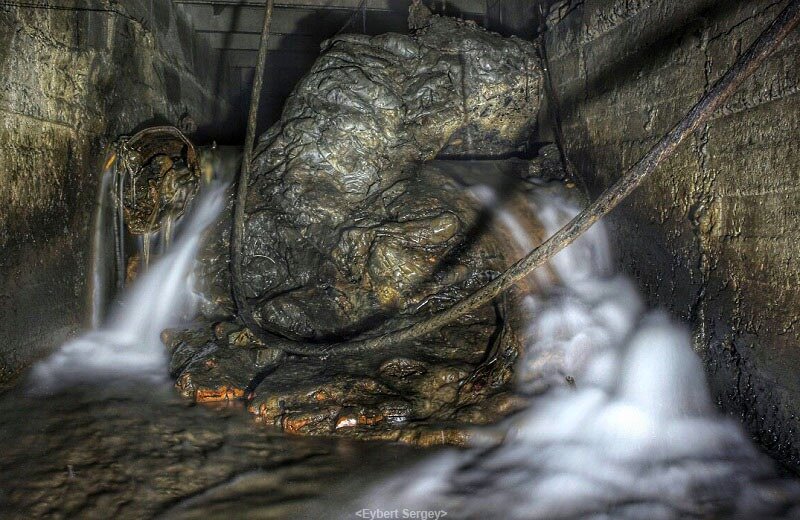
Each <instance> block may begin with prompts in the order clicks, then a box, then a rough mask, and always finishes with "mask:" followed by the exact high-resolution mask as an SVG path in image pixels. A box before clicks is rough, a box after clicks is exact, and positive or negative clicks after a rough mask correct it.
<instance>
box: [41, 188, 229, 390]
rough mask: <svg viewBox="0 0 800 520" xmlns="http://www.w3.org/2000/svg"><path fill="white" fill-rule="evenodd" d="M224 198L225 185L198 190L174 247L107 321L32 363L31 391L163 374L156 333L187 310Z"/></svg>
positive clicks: (162, 352) (161, 349)
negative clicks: (204, 243)
mask: <svg viewBox="0 0 800 520" xmlns="http://www.w3.org/2000/svg"><path fill="white" fill-rule="evenodd" d="M103 184H105V181H104V183H103ZM224 198H225V186H209V187H206V188H205V189H204V190H202V192H201V193H200V194H199V196H198V197H197V201H196V203H195V205H194V206H195V207H193V208H192V209H191V210H190V211H189V214H188V216H187V218H186V219H185V220H186V222H184V223H183V226H182V228H183V229H181V230H180V232H179V235H180V236H179V238H178V240H177V241H176V243H175V244H174V247H172V248H171V249H170V250H169V251H168V252H167V253H166V254H165V255H164V256H163V257H162V258H161V259H159V261H158V262H156V263H155V264H154V265H153V266H152V267H151V268H150V269H148V270H147V271H146V272H145V274H144V275H143V276H142V278H141V279H140V280H138V282H137V283H136V284H135V286H134V287H133V288H132V290H131V291H130V293H128V294H127V295H125V297H124V298H123V300H122V302H121V303H120V304H119V305H118V306H117V308H116V309H115V310H114V311H113V313H112V314H111V316H110V317H109V319H108V321H107V323H105V324H104V325H102V326H100V327H99V328H97V329H95V330H93V331H91V332H89V333H88V334H86V335H85V336H83V337H81V338H78V339H76V340H74V341H71V342H69V343H67V344H65V345H64V346H62V347H61V348H60V349H59V350H58V351H57V352H56V353H55V354H53V355H52V356H51V357H50V358H48V359H47V360H45V361H43V362H41V363H39V364H37V365H36V366H35V367H34V368H33V371H32V373H31V377H30V382H31V391H32V392H35V393H52V392H54V391H56V390H58V389H60V388H62V387H65V386H70V385H72V384H74V383H76V382H83V381H90V380H94V381H97V380H99V379H103V380H109V379H115V378H118V377H125V378H127V379H130V378H132V377H137V378H142V377H143V378H147V379H163V378H165V377H166V375H167V373H166V365H167V363H166V357H165V356H166V354H165V350H164V346H163V345H162V343H161V341H160V339H159V338H160V334H161V331H163V330H164V329H166V328H167V327H171V326H175V325H177V324H179V323H180V321H181V320H182V319H188V318H189V317H190V315H191V313H192V309H193V304H194V302H195V295H194V291H193V287H194V283H193V280H192V276H191V273H192V267H193V265H194V260H195V257H196V256H197V251H198V249H199V247H200V244H201V240H202V235H203V231H204V230H205V229H206V227H208V226H209V225H210V224H211V223H212V222H214V220H215V219H216V217H217V215H219V212H220V211H221V210H222V207H223V206H224Z"/></svg>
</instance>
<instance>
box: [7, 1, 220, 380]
mask: <svg viewBox="0 0 800 520" xmlns="http://www.w3.org/2000/svg"><path fill="white" fill-rule="evenodd" d="M64 4H66V3H65V2H61V3H60V4H59V5H64ZM120 4H121V3H114V4H113V5H114V6H115V7H113V8H111V9H113V10H81V8H78V9H77V10H64V9H59V10H55V9H40V8H24V7H8V6H5V7H4V6H2V5H0V383H3V382H7V381H8V380H10V379H11V378H12V376H13V375H14V374H16V373H18V370H19V369H20V367H24V366H26V365H28V364H29V363H31V362H32V361H33V360H35V359H36V358H38V357H41V356H42V355H44V354H46V353H48V352H49V351H50V350H51V349H52V348H53V347H54V346H56V345H57V344H58V343H60V342H61V341H63V340H64V339H65V338H67V337H69V336H70V335H72V334H74V333H75V332H76V331H77V330H79V329H80V328H81V327H83V326H85V324H86V322H87V318H88V317H87V308H88V305H87V304H88V291H89V288H88V286H87V285H88V278H89V276H88V273H87V271H88V267H89V253H90V243H89V237H90V235H91V233H90V228H91V221H92V216H93V210H94V206H95V200H96V191H97V186H98V180H99V177H100V170H101V163H102V160H103V155H104V148H105V146H106V145H107V144H108V143H109V142H110V141H111V140H113V139H114V138H115V137H116V136H117V135H119V134H123V133H131V132H132V131H134V130H135V129H137V128H140V127H142V126H145V125H148V124H154V123H172V124H174V123H176V122H177V121H178V120H179V118H180V116H181V115H182V114H183V113H185V112H188V113H190V114H191V115H192V116H193V117H194V119H195V120H196V121H197V122H198V124H199V126H200V128H201V131H200V133H201V136H200V137H201V138H202V137H203V135H202V134H204V135H205V136H206V137H208V136H210V135H211V130H212V125H215V126H216V123H215V122H217V121H224V120H225V118H226V117H227V113H226V105H225V104H224V103H222V102H217V101H216V100H217V99H219V97H220V93H219V92H215V90H214V88H215V85H214V83H212V77H211V75H210V74H206V73H205V72H204V66H205V63H206V61H207V60H208V58H209V55H210V50H209V48H208V47H207V46H205V47H203V46H202V45H198V44H197V43H196V42H194V41H193V40H192V38H191V35H192V32H191V27H190V26H189V25H188V22H187V21H186V20H185V19H182V18H180V17H178V16H177V13H176V11H175V10H174V9H173V8H172V4H171V2H165V1H161V0H146V1H145V0H139V1H131V2H127V1H126V2H125V4H124V5H125V9H126V10H123V7H122V6H121V5H120ZM73 5H78V6H82V5H85V3H83V2H78V3H74V4H73ZM98 5H110V4H98ZM223 84H224V83H223Z"/></svg>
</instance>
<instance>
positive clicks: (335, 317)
mask: <svg viewBox="0 0 800 520" xmlns="http://www.w3.org/2000/svg"><path fill="white" fill-rule="evenodd" d="M412 11H413V9H412ZM412 14H413V13H412ZM417 14H419V13H417ZM423 14H424V13H423ZM422 22H424V23H422ZM323 47H324V48H323V53H322V55H321V56H320V58H319V59H318V61H317V62H316V64H315V65H314V66H313V68H312V70H311V71H310V73H309V74H308V75H307V77H306V78H305V79H304V80H303V81H301V82H300V84H299V85H298V86H297V87H296V89H295V91H294V93H293V94H292V96H291V97H290V99H289V101H288V103H287V105H286V108H285V110H284V113H283V116H282V119H281V121H280V122H279V123H278V124H276V125H275V126H274V127H273V128H272V129H271V130H270V131H269V132H267V133H266V134H265V135H264V136H262V138H261V139H260V142H259V145H258V147H257V150H256V157H255V159H254V161H253V167H252V172H251V179H250V184H249V186H248V190H247V196H246V199H245V201H244V202H245V233H244V236H243V239H242V257H243V265H242V276H241V278H240V279H235V280H234V279H231V277H230V265H229V262H230V256H229V251H230V242H231V240H230V229H231V222H232V209H233V202H234V201H233V198H232V196H231V198H229V201H228V205H227V207H226V210H225V212H224V215H223V216H222V217H221V218H220V219H219V222H218V224H217V225H216V227H215V228H213V229H211V230H209V231H208V232H207V237H206V241H205V245H204V246H203V249H202V251H201V253H200V255H199V262H198V264H199V266H198V268H197V269H196V272H195V274H196V277H197V280H198V283H197V284H196V286H197V288H198V289H199V291H200V293H201V294H202V302H201V306H200V316H201V319H200V322H199V323H197V324H196V325H195V326H193V327H191V328H190V329H187V330H182V331H167V332H165V334H164V336H163V339H164V342H165V344H166V345H167V347H168V350H169V354H170V359H171V364H170V373H171V375H172V377H174V378H175V380H176V387H177V388H178V390H179V391H180V393H181V394H182V395H183V396H185V397H187V398H189V399H192V400H195V401H197V402H237V401H244V402H246V403H247V408H248V410H249V411H250V412H252V413H253V414H255V416H256V417H257V419H258V420H259V421H260V422H263V423H265V424H267V425H270V426H274V427H278V428H280V429H282V430H283V431H285V432H289V433H294V434H303V435H342V436H352V437H357V438H360V439H387V440H395V441H403V442H409V443H414V444H420V445H431V444H441V443H450V444H465V443H466V442H467V440H468V438H469V427H470V426H471V425H475V424H488V423H492V422H496V421H497V420H499V419H500V418H502V417H504V416H505V415H507V414H509V413H512V412H513V411H515V410H516V409H518V408H519V407H521V406H522V400H521V399H520V398H519V397H518V396H515V395H514V394H513V393H512V392H511V385H510V383H511V380H512V376H513V365H514V362H515V361H516V359H517V357H518V355H519V348H520V345H521V338H520V337H519V331H520V330H522V329H523V327H521V326H520V324H519V323H518V321H519V319H520V317H519V316H518V315H517V312H516V311H515V310H514V309H517V308H519V305H518V304H519V301H518V300H519V298H520V295H521V294H524V293H528V292H531V291H535V290H536V285H537V282H536V280H535V278H534V277H531V279H530V280H528V281H527V283H526V284H522V286H521V287H520V289H519V291H516V292H513V291H512V292H511V293H509V294H508V295H506V296H504V297H503V298H499V299H498V300H497V301H495V302H493V303H492V304H491V305H487V306H485V307H483V308H481V309H478V310H477V311H474V312H472V313H469V314H466V315H464V316H462V317H461V318H460V319H459V320H457V321H456V322H455V323H453V324H451V325H450V326H448V327H445V328H443V329H442V330H440V331H438V332H437V333H435V334H432V335H430V336H428V337H425V338H422V339H420V340H417V341H413V342H409V343H408V344H403V345H399V346H397V347H394V348H392V349H390V350H387V351H380V352H369V353H360V354H358V355H357V356H351V355H339V354H337V353H336V352H335V351H334V352H333V353H331V354H330V355H327V356H326V357H324V358H313V357H310V358H304V357H296V356H288V357H287V356H285V355H284V354H283V352H282V351H280V350H277V349H275V348H270V342H269V336H265V334H264V332H265V331H267V332H269V333H271V334H274V335H275V336H276V337H277V336H281V337H283V338H289V339H297V340H304V341H309V342H312V343H313V342H320V343H323V342H328V343H330V342H338V341H343V340H348V339H352V338H356V337H365V336H375V335H380V334H385V333H387V332H391V331H393V330H396V329H398V328H401V327H405V326H408V325H410V324H412V323H414V322H416V321H418V320H421V319H424V318H426V317H428V316H431V315H432V314H435V313H437V312H440V311H441V310H444V309H446V308H448V307H450V306H452V305H453V304H455V303H456V302H457V301H459V300H461V299H462V298H464V297H465V296H467V295H469V294H471V293H473V292H474V291H476V290H477V289H479V288H480V287H482V286H483V285H485V284H486V283H487V282H488V281H490V280H491V279H493V278H494V277H496V276H497V275H498V274H499V273H500V272H502V271H504V270H505V269H506V268H507V267H509V266H510V265H511V264H512V263H513V262H514V261H516V260H518V259H519V258H521V257H522V256H523V255H524V254H526V253H527V252H528V250H529V249H531V248H532V247H533V246H534V245H536V244H538V243H540V242H541V240H542V239H543V238H544V237H543V231H542V227H541V225H540V224H539V223H538V221H537V219H536V217H535V211H533V210H532V208H531V206H530V201H529V200H528V199H527V198H526V196H525V195H524V193H525V191H526V189H528V188H529V187H530V186H531V179H532V178H535V179H538V180H541V181H543V180H549V179H553V178H561V177H563V175H561V174H558V175H556V174H553V171H555V170H558V169H559V167H558V166H554V165H553V161H552V157H551V156H552V153H549V152H547V150H549V148H545V149H544V150H545V152H547V153H543V154H542V157H541V158H540V159H539V160H537V161H533V162H531V161H524V160H521V159H517V160H488V161H473V162H468V161H459V162H452V163H448V162H444V161H434V162H431V160H432V159H433V158H434V157H436V156H437V155H442V156H445V157H462V158H463V157H474V156H481V157H483V156H488V157H498V158H504V157H507V156H509V155H515V154H519V153H521V152H522V151H524V150H526V149H527V147H528V146H529V142H528V141H529V139H530V136H531V134H532V130H533V125H534V124H535V121H536V116H537V113H538V110H539V102H540V92H539V90H540V77H541V75H540V68H539V65H538V62H537V60H536V54H535V52H534V48H533V46H532V45H531V44H530V43H529V42H524V41H522V40H518V39H513V38H512V39H506V38H502V37H501V36H499V35H497V34H494V33H490V32H488V31H486V30H484V29H482V28H480V27H478V26H476V25H475V24H472V23H466V22H461V21H457V20H454V19H449V18H442V17H438V16H434V17H426V18H425V20H422V21H421V22H420V25H419V28H418V30H417V31H416V32H415V33H414V34H412V35H410V36H407V35H399V34H386V35H381V36H375V37H368V36H360V35H343V36H337V37H335V38H333V39H331V40H329V41H328V42H326V43H325V44H324V46H323ZM201 160H202V157H201ZM153 164H154V165H155V166H154V167H161V170H164V172H167V173H163V172H162V173H158V172H156V175H155V177H154V179H151V181H152V182H151V184H152V185H153V186H154V187H155V188H154V190H152V191H154V192H158V193H155V195H154V196H155V198H156V199H158V198H159V197H160V198H162V199H163V198H164V196H163V194H160V191H159V189H158V186H161V185H162V184H164V185H166V184H169V181H170V177H169V175H168V172H169V171H171V170H170V168H169V167H170V166H171V165H169V164H167V165H161V163H159V162H157V161H155V162H154V163H153ZM232 191H233V190H232ZM159 194H160V195H159ZM500 206H502V207H504V208H506V209H503V217H502V218H497V215H496V210H497V208H498V207H500ZM510 221H513V222H512V223H511V224H509V222H510ZM518 222H523V223H524V224H521V225H520V224H518ZM234 288H238V289H240V290H241V291H243V293H244V296H245V297H246V299H247V300H248V307H251V308H252V311H253V318H254V320H255V321H256V323H257V324H258V325H259V326H260V327H261V328H262V329H263V330H262V331H257V332H258V333H257V334H256V333H254V331H251V330H247V329H244V328H242V327H241V326H240V325H239V324H238V320H237V319H236V318H237V317H235V311H236V309H235V305H234V304H233V302H232V300H231V290H232V289H234ZM520 291H522V292H520ZM259 338H260V339H259Z"/></svg>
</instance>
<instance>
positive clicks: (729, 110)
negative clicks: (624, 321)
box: [519, 0, 800, 467]
mask: <svg viewBox="0 0 800 520" xmlns="http://www.w3.org/2000/svg"><path fill="white" fill-rule="evenodd" d="M550 4H552V7H551V8H550V11H549V16H548V17H547V20H546V24H547V33H546V37H545V43H546V50H547V54H548V57H549V65H550V71H551V74H552V78H553V84H554V90H555V92H556V95H557V98H558V99H557V102H558V105H559V108H560V113H561V126H562V130H563V135H564V143H563V145H564V148H565V150H566V152H567V156H568V157H569V159H570V160H571V161H572V163H573V164H574V166H575V167H576V168H577V170H578V171H579V172H580V174H581V175H582V176H583V177H584V178H585V179H586V180H587V182H588V184H589V187H590V191H592V193H593V194H594V195H597V194H599V192H600V191H602V189H604V188H605V187H607V186H608V185H609V184H610V183H611V182H613V181H614V180H615V179H617V178H618V177H619V176H620V175H621V173H622V172H623V171H624V168H626V167H628V166H630V165H632V164H633V163H634V162H635V161H636V160H637V159H638V158H639V157H640V156H641V155H643V154H644V153H645V152H646V151H647V149H648V148H649V147H650V146H651V145H652V144H654V142H655V140H656V139H658V138H659V137H660V136H661V135H663V134H664V133H666V131H667V130H669V128H670V127H671V126H672V125H673V124H674V123H676V122H677V121H678V119H679V118H680V117H681V116H682V115H683V114H684V113H685V112H686V111H687V110H688V109H689V108H690V107H691V106H692V105H693V103H694V102H695V101H696V100H697V99H699V97H700V96H701V95H702V94H703V92H704V91H705V90H706V89H707V88H708V87H709V86H710V85H711V84H713V82H714V81H715V80H717V79H718V78H719V77H720V76H721V75H722V74H723V73H724V72H725V70H726V69H727V68H728V67H729V66H730V65H731V64H732V63H733V61H734V60H735V59H736V57H737V56H738V55H739V54H740V53H741V52H743V51H744V50H745V49H746V48H747V46H748V45H749V44H750V43H751V42H752V41H753V40H754V39H755V38H756V37H757V35H758V34H759V33H760V32H761V31H762V30H763V29H764V28H765V27H766V26H767V25H768V24H769V23H770V21H771V20H772V19H773V18H774V17H775V16H776V15H777V13H778V12H779V11H780V10H781V9H782V8H783V7H784V6H785V5H786V2H785V1H776V2H768V1H756V2H752V1H733V2H712V1H701V0H695V1H690V2H672V1H669V0H585V1H575V0H573V1H559V2H550ZM519 14H520V15H522V14H523V13H522V11H520V13H519ZM528 19H529V20H531V23H534V22H535V21H534V20H533V17H532V16H529V18H528ZM798 41H800V34H798V33H797V32H795V33H794V34H793V35H791V36H790V37H789V38H788V39H787V41H786V42H785V43H784V44H783V45H782V47H781V48H780V49H779V50H778V52H777V53H776V54H775V55H774V56H772V57H771V58H770V59H769V60H768V61H767V62H766V64H765V65H764V66H763V67H762V68H761V69H760V70H759V71H758V72H757V73H756V74H755V75H754V77H753V78H751V79H750V80H748V81H747V82H746V83H745V84H744V85H743V86H742V88H741V89H740V91H739V93H737V94H736V95H735V96H734V97H733V98H732V99H731V100H730V101H729V102H728V103H727V104H726V105H725V106H724V107H723V108H722V109H721V110H719V111H718V113H717V114H716V115H715V116H714V117H713V118H712V120H711V122H710V123H708V124H707V125H705V126H704V127H702V128H701V129H700V130H699V131H698V132H697V134H696V135H695V136H694V137H693V138H692V139H691V140H689V141H688V142H687V143H685V144H684V145H683V146H682V147H681V148H680V149H679V150H678V152H677V153H676V154H675V155H674V156H673V157H672V158H671V159H670V160H669V161H668V162H667V163H666V164H665V165H663V166H662V167H661V168H660V169H659V170H658V171H657V172H656V173H655V174H654V176H653V178H651V179H650V180H648V181H647V182H646V183H645V185H644V186H643V187H642V188H641V189H640V190H639V191H638V192H637V193H635V194H634V195H633V196H632V197H631V198H630V199H629V201H627V202H626V203H625V204H623V206H622V207H621V208H619V209H618V210H616V211H615V212H614V214H613V215H612V217H611V218H610V219H609V224H610V226H611V229H612V230H613V235H614V236H615V240H616V242H617V247H616V250H617V251H618V255H617V256H618V261H619V263H620V264H621V266H622V267H623V268H624V269H626V270H628V271H629V272H631V273H632V274H634V275H635V277H636V278H637V279H638V281H639V282H640V284H641V285H642V286H643V287H644V289H645V293H646V294H647V295H648V296H649V299H650V303H651V304H654V305H656V304H657V305H660V306H664V305H667V306H669V307H670V308H671V309H672V310H673V311H674V312H675V313H676V314H677V315H679V316H680V317H682V318H684V319H688V320H690V321H691V322H692V324H693V326H694V329H695V333H696V349H697V350H698V351H699V352H700V353H701V355H702V356H703V357H704V358H705V360H706V365H707V368H708V371H709V373H710V379H711V385H712V390H713V392H714V393H715V395H716V396H717V398H718V400H719V402H720V403H721V404H722V405H723V406H724V407H725V408H726V409H727V410H729V411H731V412H732V413H733V414H735V415H737V416H740V417H741V418H742V419H743V421H744V423H745V424H746V426H747V427H748V429H749V430H750V431H751V433H753V434H754V435H755V436H756V437H757V438H758V439H759V441H760V442H761V443H762V444H763V445H764V446H766V447H767V448H768V449H769V450H770V451H771V452H773V453H774V454H777V455H778V456H779V457H780V458H781V459H782V460H784V461H785V462H789V463H790V464H792V465H794V467H797V464H798V462H800V433H799V432H798V431H797V425H798V420H797V417H798V412H799V411H800V408H799V407H800V405H798V403H800V400H798V397H800V382H799V381H800V380H798V378H797V376H796V374H797V369H798V367H800V346H799V345H798V343H800V341H798V340H800V293H799V292H798V291H797V282H798V279H800V263H799V262H798V256H799V255H800V249H799V248H798V243H799V242H798V238H799V237H798V233H800V232H798V226H797V219H798V212H797V208H798V207H800V195H799V193H800V191H798V187H799V186H800V184H798V182H800V178H798V171H800V153H799V152H798V150H797V147H796V146H795V145H794V141H795V140H796V139H797V136H798V131H799V130H800V128H798V124H799V123H798V118H797V116H796V114H797V113H798V109H800V96H798V75H799V74H800V67H798V61H797V52H798V45H797V43H798Z"/></svg>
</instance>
